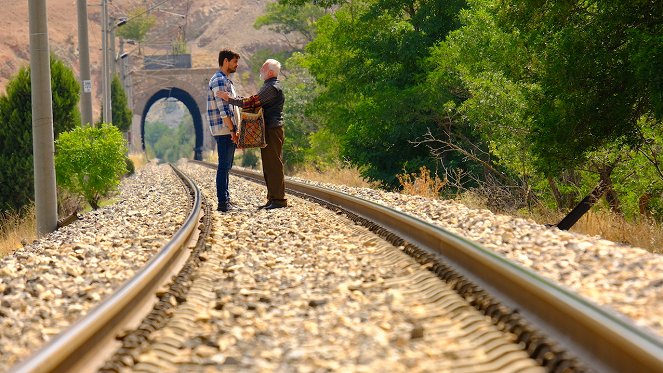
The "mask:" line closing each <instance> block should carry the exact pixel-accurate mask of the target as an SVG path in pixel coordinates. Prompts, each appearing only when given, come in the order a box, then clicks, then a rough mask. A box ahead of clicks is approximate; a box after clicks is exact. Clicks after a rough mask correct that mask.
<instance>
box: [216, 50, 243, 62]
mask: <svg viewBox="0 0 663 373" xmlns="http://www.w3.org/2000/svg"><path fill="white" fill-rule="evenodd" d="M233 58H237V59H238V60H239V54H237V53H235V52H233V51H231V50H230V49H223V50H221V51H220V52H219V66H221V65H223V60H228V61H230V60H232V59H233Z"/></svg>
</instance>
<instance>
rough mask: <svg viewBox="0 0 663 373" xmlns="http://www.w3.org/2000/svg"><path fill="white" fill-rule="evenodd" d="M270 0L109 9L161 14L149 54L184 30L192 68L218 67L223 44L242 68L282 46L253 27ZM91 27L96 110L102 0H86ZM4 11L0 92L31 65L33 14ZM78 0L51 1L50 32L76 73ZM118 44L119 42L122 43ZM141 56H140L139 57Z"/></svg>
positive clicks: (13, 4) (21, 5)
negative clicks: (262, 51)
mask: <svg viewBox="0 0 663 373" xmlns="http://www.w3.org/2000/svg"><path fill="white" fill-rule="evenodd" d="M269 2H272V0H188V1H179V0H178V1H175V0H166V1H164V0H152V1H150V0H114V1H111V0H109V1H108V10H109V14H110V15H111V16H113V17H116V18H119V17H123V16H127V15H128V14H129V13H130V12H131V10H132V9H135V8H136V7H138V6H144V5H145V4H147V5H148V6H149V7H150V8H151V14H153V15H154V16H155V17H156V18H157V22H156V26H154V28H153V30H152V31H151V32H150V34H149V35H148V37H147V40H146V42H145V43H144V46H145V47H146V50H145V53H153V54H165V53H166V51H167V50H168V49H169V48H170V42H171V41H172V40H173V39H174V38H175V36H176V35H177V33H178V32H183V33H184V35H185V37H186V40H187V44H188V48H189V49H190V51H191V54H192V60H193V61H192V63H193V66H194V67H214V66H216V65H217V62H216V56H217V52H218V51H219V49H221V48H231V49H233V50H237V51H238V52H239V53H240V54H241V55H242V56H244V57H246V58H245V59H244V61H241V64H240V71H242V70H244V71H246V70H247V69H248V66H247V65H246V60H247V59H248V58H250V56H251V55H252V54H253V52H255V51H256V50H258V49H262V48H271V49H272V50H279V49H281V48H283V46H284V45H285V40H284V39H283V38H282V37H281V36H279V35H278V34H275V33H273V32H271V31H269V30H267V29H266V28H263V29H261V30H256V29H255V28H254V27H253V24H254V21H255V19H256V17H257V16H259V15H261V14H262V13H263V12H264V9H265V5H266V4H267V3H269ZM87 3H88V32H89V48H90V68H91V74H92V81H93V82H92V84H93V91H94V94H95V98H94V101H93V107H94V110H95V113H98V111H99V106H100V101H99V89H98V87H100V86H101V77H100V74H99V71H100V68H101V24H100V20H101V7H100V6H99V3H100V2H99V1H96V2H94V1H88V2H87ZM0 4H1V5H2V8H3V10H4V14H5V16H4V17H3V20H2V21H1V22H2V27H1V28H0V94H4V93H5V90H6V86H7V82H8V80H9V79H10V78H11V77H12V76H14V75H15V74H16V73H17V72H18V71H19V69H20V68H21V67H23V66H26V65H29V63H30V62H29V58H30V44H29V13H28V2H27V1H4V0H3V1H1V2H0ZM76 9H77V8H76V1H75V0H49V1H48V2H47V13H48V31H49V43H50V45H49V46H50V48H51V51H52V52H53V53H54V54H55V55H57V56H58V57H59V58H60V59H62V60H64V61H65V62H66V63H67V64H68V65H69V66H71V68H72V69H73V70H74V73H75V74H76V75H78V73H79V62H78V31H77V16H76V14H77V13H76ZM118 48H119V47H118ZM126 50H127V51H129V52H130V53H131V55H132V56H133V55H138V50H137V48H136V47H134V46H130V45H129V46H127V48H126ZM137 57H139V58H140V56H137Z"/></svg>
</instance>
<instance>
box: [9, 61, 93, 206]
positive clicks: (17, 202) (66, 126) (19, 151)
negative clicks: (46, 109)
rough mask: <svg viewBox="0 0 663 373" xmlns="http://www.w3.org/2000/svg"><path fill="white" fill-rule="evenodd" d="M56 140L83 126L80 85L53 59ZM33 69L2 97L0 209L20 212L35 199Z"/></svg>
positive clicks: (14, 81) (26, 69)
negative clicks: (59, 136)
mask: <svg viewBox="0 0 663 373" xmlns="http://www.w3.org/2000/svg"><path fill="white" fill-rule="evenodd" d="M50 69H51V90H52V100H53V132H54V136H55V138H57V137H58V135H59V134H60V133H62V132H64V131H68V130H70V129H72V128H74V127H76V126H77V125H78V124H79V123H80V113H79V111H78V100H79V95H80V92H79V85H78V80H77V79H76V77H75V76H74V73H73V72H72V70H71V69H70V68H69V67H67V66H66V65H65V64H64V63H63V62H62V61H60V60H58V59H57V58H55V57H53V56H51V58H50ZM33 159H34V158H33V149H32V88H31V79H30V68H29V66H26V67H24V68H22V69H20V70H19V72H18V74H17V75H16V76H15V77H14V78H12V79H11V80H10V82H9V84H8V85H7V94H6V95H2V96H0V209H2V210H5V209H11V210H19V209H20V208H21V207H23V206H26V205H27V204H28V203H29V201H31V200H32V199H33V198H34V171H33V167H34V165H33Z"/></svg>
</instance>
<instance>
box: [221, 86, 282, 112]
mask: <svg viewBox="0 0 663 373" xmlns="http://www.w3.org/2000/svg"><path fill="white" fill-rule="evenodd" d="M277 94H278V91H277V90H276V88H274V87H273V86H271V85H270V86H263V87H262V88H261V89H260V91H259V92H258V93H257V94H255V95H253V96H251V97H246V98H243V97H238V98H233V97H230V95H228V93H227V92H219V93H217V97H219V98H221V99H222V100H224V101H226V102H229V103H230V104H232V105H235V106H239V107H241V108H242V109H250V108H256V107H260V106H263V105H265V104H268V103H269V102H270V101H272V100H275V99H276V98H277V97H278V96H277Z"/></svg>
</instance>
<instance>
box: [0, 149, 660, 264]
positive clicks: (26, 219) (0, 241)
mask: <svg viewBox="0 0 663 373" xmlns="http://www.w3.org/2000/svg"><path fill="white" fill-rule="evenodd" d="M129 158H130V159H131V160H132V161H133V162H134V166H135V167H136V169H139V168H140V167H142V166H143V165H144V164H145V163H146V162H147V159H146V157H145V156H144V155H143V154H132V155H129ZM204 159H205V160H206V161H208V162H216V155H215V154H214V153H209V154H205V156H204ZM291 176H296V177H299V178H303V179H308V180H314V181H319V182H323V183H330V184H340V185H347V186H351V187H363V188H376V187H377V185H376V184H375V183H371V182H369V181H366V180H365V179H364V178H363V177H362V176H361V175H360V173H359V171H358V170H357V169H356V168H350V167H345V168H335V169H330V170H326V171H325V172H320V171H318V170H316V169H314V168H313V167H304V168H303V169H300V170H298V171H296V172H294V173H293V174H292V175H291ZM398 179H399V181H400V182H401V184H402V185H403V193H404V194H409V195H420V196H424V197H428V198H436V196H437V195H439V194H438V193H439V191H440V190H441V189H442V188H443V187H444V183H445V181H443V180H440V179H439V178H438V177H437V176H436V175H435V176H431V175H430V172H429V171H428V170H427V169H422V170H420V174H403V175H399V176H398ZM459 202H461V203H464V204H465V205H468V206H470V207H473V208H486V207H485V205H484V204H483V203H482V202H481V200H480V199H479V198H477V197H476V196H473V195H472V194H469V193H468V194H465V195H463V196H462V197H461V199H460V200H459ZM494 212H496V213H503V212H501V211H494ZM518 215H519V216H520V217H524V218H529V219H532V220H534V221H536V222H538V223H541V224H550V223H554V222H558V221H559V220H561V218H562V217H563V215H562V214H560V213H559V212H556V211H537V212H520V213H519V214H518ZM35 231H36V224H35V219H34V206H31V207H29V208H28V209H27V210H25V211H23V213H22V214H18V213H6V214H0V256H3V255H6V254H8V253H10V252H12V251H13V250H15V249H16V248H18V247H20V246H21V245H22V242H25V241H32V240H34V239H35ZM571 231H573V232H576V233H582V234H587V235H590V236H600V237H602V238H604V239H606V240H610V241H614V242H621V243H624V244H628V245H632V246H637V247H641V248H644V249H647V250H649V251H651V252H654V253H663V227H662V226H661V224H660V223H657V222H655V221H651V220H646V219H643V220H641V221H637V222H628V221H625V220H624V219H623V218H622V217H620V216H618V215H616V214H613V213H610V212H606V211H589V212H588V213H587V214H585V216H583V217H582V219H580V220H579V221H578V223H576V225H575V226H574V227H573V228H572V229H571Z"/></svg>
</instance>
